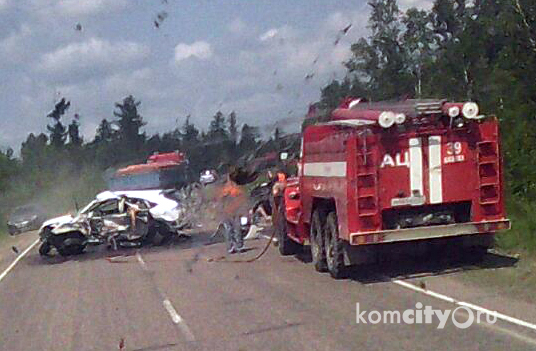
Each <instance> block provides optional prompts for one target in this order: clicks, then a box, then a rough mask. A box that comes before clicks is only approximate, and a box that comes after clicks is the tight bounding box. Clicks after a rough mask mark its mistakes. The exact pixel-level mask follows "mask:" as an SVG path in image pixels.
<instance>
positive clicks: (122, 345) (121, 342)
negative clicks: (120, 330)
mask: <svg viewBox="0 0 536 351" xmlns="http://www.w3.org/2000/svg"><path fill="white" fill-rule="evenodd" d="M124 349H125V338H121V339H120V340H119V350H124Z"/></svg>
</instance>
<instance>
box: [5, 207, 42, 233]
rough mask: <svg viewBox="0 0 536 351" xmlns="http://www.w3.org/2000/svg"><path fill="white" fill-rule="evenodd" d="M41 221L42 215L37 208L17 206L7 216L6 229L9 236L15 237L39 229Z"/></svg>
mask: <svg viewBox="0 0 536 351" xmlns="http://www.w3.org/2000/svg"><path fill="white" fill-rule="evenodd" d="M43 221H44V214H43V211H42V210H41V208H40V207H39V206H37V205H32V204H30V205H24V206H19V207H16V208H15V210H13V212H12V213H11V215H10V216H9V219H8V221H7V229H8V232H9V234H10V235H15V234H19V233H22V232H26V231H29V230H36V229H39V227H40V226H41V223H43Z"/></svg>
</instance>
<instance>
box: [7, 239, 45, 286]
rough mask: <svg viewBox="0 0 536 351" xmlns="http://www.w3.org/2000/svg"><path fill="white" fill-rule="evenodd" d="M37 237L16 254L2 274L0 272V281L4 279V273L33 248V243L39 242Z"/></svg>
mask: <svg viewBox="0 0 536 351" xmlns="http://www.w3.org/2000/svg"><path fill="white" fill-rule="evenodd" d="M39 240H40V239H39V238H37V240H35V241H34V242H33V243H31V244H30V246H28V247H27V248H26V249H24V251H22V252H21V253H20V255H18V256H17V258H16V259H15V260H14V261H13V262H11V264H10V265H9V267H7V269H6V270H5V271H3V272H2V274H0V281H2V279H4V278H5V277H6V275H7V274H8V273H9V272H10V271H11V270H12V269H13V267H15V265H16V264H17V263H18V262H19V261H20V260H22V258H23V257H24V256H26V254H27V253H28V252H30V250H31V249H33V247H34V246H35V245H37V243H39Z"/></svg>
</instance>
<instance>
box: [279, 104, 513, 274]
mask: <svg viewBox="0 0 536 351" xmlns="http://www.w3.org/2000/svg"><path fill="white" fill-rule="evenodd" d="M298 165H299V166H298V175H297V177H295V178H289V179H288V180H287V181H286V186H285V187H284V191H283V193H282V194H280V195H283V196H282V197H281V198H280V200H279V201H276V203H277V202H279V203H280V205H279V206H278V210H277V211H274V212H276V214H275V218H274V223H275V226H276V230H277V231H278V235H279V250H280V252H281V253H282V254H284V255H286V254H292V253H295V252H296V250H298V249H299V247H300V246H301V245H304V244H310V246H311V254H312V260H313V263H314V266H315V268H316V269H317V270H318V271H326V270H328V271H329V272H330V274H331V275H332V276H333V277H335V278H340V277H342V276H343V275H344V274H345V272H346V270H345V267H346V266H348V265H352V264H358V263H363V262H369V261H375V260H377V259H378V258H380V259H381V256H384V258H385V256H387V257H389V255H391V253H392V252H393V249H394V248H396V247H400V246H401V245H402V246H406V247H408V246H409V247H410V249H411V250H414V249H415V248H416V247H417V246H419V247H422V246H423V244H424V246H425V247H426V246H427V245H429V244H431V245H439V246H440V247H441V245H445V243H447V242H449V243H452V242H454V243H455V245H459V246H460V247H461V246H464V247H465V246H468V247H472V248H475V250H474V251H471V252H473V253H475V254H476V253H484V252H486V250H487V248H488V247H489V246H490V245H492V243H493V238H494V233H495V232H497V231H500V230H503V229H508V228H509V227H510V222H509V220H508V219H506V216H505V211H504V198H503V181H502V159H501V150H500V137H499V124H498V121H497V119H496V118H494V117H486V116H483V115H481V114H479V108H478V105H477V104H476V103H474V102H466V103H450V102H447V101H445V100H405V101H401V102H376V103H371V102H364V101H363V100H360V99H349V100H347V101H345V102H344V103H343V105H341V107H340V108H338V109H336V110H334V111H333V112H332V114H331V119H330V121H328V122H324V123H317V124H314V125H311V126H309V127H306V129H305V131H304V132H303V139H302V146H301V155H300V160H299V162H298ZM275 195H277V194H275ZM395 251H396V250H395Z"/></svg>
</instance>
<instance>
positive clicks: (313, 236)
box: [309, 210, 327, 272]
mask: <svg viewBox="0 0 536 351" xmlns="http://www.w3.org/2000/svg"><path fill="white" fill-rule="evenodd" d="M322 217H323V216H321V214H320V212H319V211H318V210H315V211H314V212H313V217H312V219H311V232H310V233H309V241H310V242H311V258H312V261H313V265H314V266H315V269H316V270H317V271H318V272H326V271H327V263H326V252H325V250H324V244H323V243H324V240H322V239H323V231H324V230H323V229H324V221H323V220H322Z"/></svg>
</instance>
